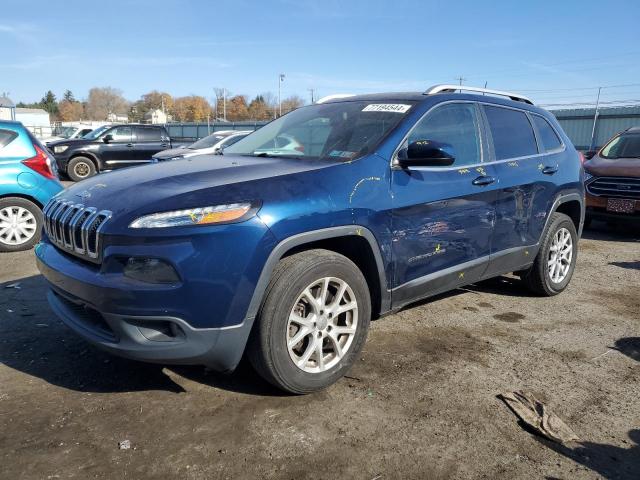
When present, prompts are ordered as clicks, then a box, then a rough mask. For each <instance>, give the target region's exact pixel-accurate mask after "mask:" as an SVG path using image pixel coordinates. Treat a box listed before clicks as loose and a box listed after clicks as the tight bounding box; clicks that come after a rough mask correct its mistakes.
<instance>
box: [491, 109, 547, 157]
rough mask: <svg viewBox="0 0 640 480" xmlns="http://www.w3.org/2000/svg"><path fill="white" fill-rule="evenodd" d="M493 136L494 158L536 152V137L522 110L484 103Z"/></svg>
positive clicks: (521, 155)
mask: <svg viewBox="0 0 640 480" xmlns="http://www.w3.org/2000/svg"><path fill="white" fill-rule="evenodd" d="M484 111H485V113H486V115H487V120H488V121H489V129H490V130H491V136H492V137H493V148H494V149H495V153H496V160H505V159H507V158H515V157H526V156H527V155H535V154H537V153H538V146H537V144H536V137H535V135H534V134H533V128H532V127H531V123H530V122H529V119H528V118H527V115H526V114H525V113H524V112H521V111H518V110H512V109H510V108H502V107H493V106H488V105H484Z"/></svg>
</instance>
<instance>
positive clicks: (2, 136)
mask: <svg viewBox="0 0 640 480" xmlns="http://www.w3.org/2000/svg"><path fill="white" fill-rule="evenodd" d="M17 136H18V132H14V131H13V130H4V129H0V150H2V149H3V148H4V147H6V146H7V145H9V144H10V143H11V142H13V140H14V139H15V138H16V137H17Z"/></svg>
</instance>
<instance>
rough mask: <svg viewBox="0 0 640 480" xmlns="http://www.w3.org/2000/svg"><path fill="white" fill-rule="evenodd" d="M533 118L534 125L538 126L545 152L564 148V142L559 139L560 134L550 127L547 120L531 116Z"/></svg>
mask: <svg viewBox="0 0 640 480" xmlns="http://www.w3.org/2000/svg"><path fill="white" fill-rule="evenodd" d="M531 117H532V118H533V123H535V124H536V128H537V129H538V133H539V134H540V139H541V140H542V146H543V147H544V151H545V152H549V151H551V150H556V149H558V148H560V147H562V142H561V141H560V139H559V138H558V134H557V133H556V132H555V130H554V129H553V128H552V127H551V125H549V122H548V121H547V120H546V119H545V118H542V117H540V116H538V115H531Z"/></svg>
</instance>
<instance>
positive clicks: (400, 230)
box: [391, 102, 496, 307]
mask: <svg viewBox="0 0 640 480" xmlns="http://www.w3.org/2000/svg"><path fill="white" fill-rule="evenodd" d="M480 119H481V114H480V110H479V107H478V105H477V104H476V103H474V102H448V103H445V104H441V105H438V106H436V107H435V108H433V109H432V110H431V111H430V112H429V113H427V114H426V115H425V116H424V117H423V118H422V119H421V120H420V121H419V122H418V123H417V124H416V126H415V127H414V129H413V130H412V131H411V132H410V133H409V136H408V138H407V140H406V141H405V144H404V145H403V146H402V147H401V148H406V146H407V145H408V144H409V143H412V142H415V141H418V140H423V141H424V140H428V141H437V142H441V143H446V144H449V145H450V146H451V147H452V149H453V151H454V156H455V162H454V164H453V166H450V167H412V168H410V169H407V168H395V169H394V170H393V171H392V177H391V178H392V184H391V189H392V193H393V202H394V208H393V220H392V221H393V242H392V245H393V246H392V250H393V258H394V287H395V288H394V290H393V304H394V307H397V306H401V305H404V304H406V303H408V302H410V301H412V300H415V299H417V298H420V297H424V296H426V295H430V294H435V293H439V292H442V291H446V290H449V289H451V288H455V287H456V286H458V285H461V284H465V283H471V282H473V281H474V280H476V279H478V278H480V277H481V276H482V274H483V273H484V271H485V270H486V267H487V265H488V262H489V255H490V252H491V238H492V232H493V219H494V201H495V198H496V192H495V178H494V172H493V167H492V166H491V165H485V164H484V163H483V160H484V158H485V157H486V151H487V143H486V142H485V141H484V135H483V128H482V122H481V120H480Z"/></svg>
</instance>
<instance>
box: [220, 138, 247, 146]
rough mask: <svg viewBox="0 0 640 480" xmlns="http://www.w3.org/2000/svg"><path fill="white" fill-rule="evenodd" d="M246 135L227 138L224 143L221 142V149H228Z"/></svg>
mask: <svg viewBox="0 0 640 480" xmlns="http://www.w3.org/2000/svg"><path fill="white" fill-rule="evenodd" d="M244 137H246V135H233V136H232V137H231V138H227V139H226V140H225V141H224V142H222V145H221V147H228V146H229V145H233V144H234V143H236V142H237V141H238V140H242V139H243V138H244Z"/></svg>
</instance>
